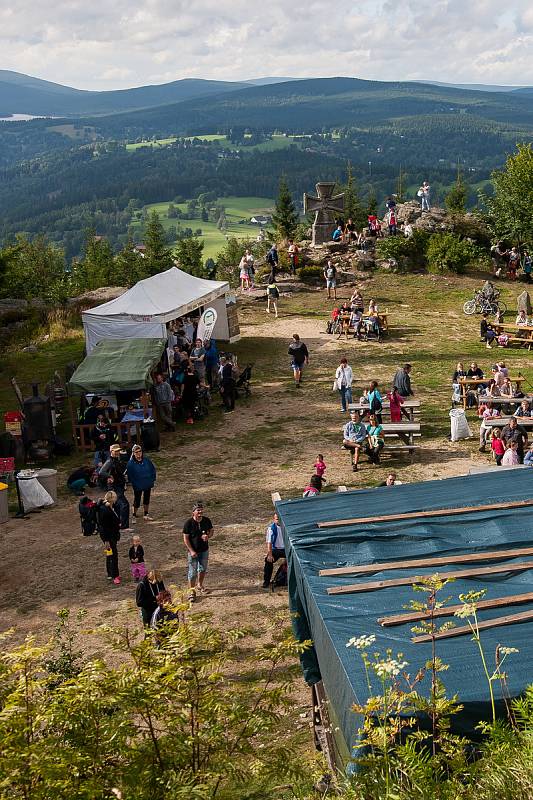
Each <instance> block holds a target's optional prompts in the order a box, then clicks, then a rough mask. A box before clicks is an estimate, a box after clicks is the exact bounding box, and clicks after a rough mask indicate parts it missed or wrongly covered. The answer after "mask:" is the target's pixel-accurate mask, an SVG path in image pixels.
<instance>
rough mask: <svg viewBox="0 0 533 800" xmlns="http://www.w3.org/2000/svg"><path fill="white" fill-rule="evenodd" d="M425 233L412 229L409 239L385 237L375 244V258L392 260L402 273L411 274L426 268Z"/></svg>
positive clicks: (426, 238) (426, 241) (427, 236)
mask: <svg viewBox="0 0 533 800" xmlns="http://www.w3.org/2000/svg"><path fill="white" fill-rule="evenodd" d="M428 239H429V234H428V233H427V231H423V230H418V229H417V228H415V229H414V231H413V235H412V236H411V237H410V238H406V237H405V236H401V235H400V236H387V237H386V238H385V239H379V240H378V242H377V244H376V258H377V259H378V260H379V259H389V258H393V259H394V260H395V261H396V262H397V264H398V267H399V269H400V270H401V271H402V272H413V271H416V270H419V269H421V268H423V267H425V266H426V258H425V253H426V247H427V243H428Z"/></svg>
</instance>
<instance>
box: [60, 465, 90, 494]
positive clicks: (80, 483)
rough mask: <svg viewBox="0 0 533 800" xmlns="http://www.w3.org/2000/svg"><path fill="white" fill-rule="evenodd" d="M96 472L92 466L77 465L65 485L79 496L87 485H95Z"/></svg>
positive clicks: (83, 492)
mask: <svg viewBox="0 0 533 800" xmlns="http://www.w3.org/2000/svg"><path fill="white" fill-rule="evenodd" d="M96 479H97V473H96V469H95V468H94V467H78V469H75V470H74V472H71V473H70V475H69V476H68V478H67V486H68V488H69V489H70V491H71V492H74V494H77V495H79V496H81V495H83V494H85V489H86V488H87V487H88V486H96Z"/></svg>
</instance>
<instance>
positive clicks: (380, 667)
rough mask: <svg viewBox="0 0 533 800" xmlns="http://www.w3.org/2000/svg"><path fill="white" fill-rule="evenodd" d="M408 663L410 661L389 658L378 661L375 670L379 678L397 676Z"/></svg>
mask: <svg viewBox="0 0 533 800" xmlns="http://www.w3.org/2000/svg"><path fill="white" fill-rule="evenodd" d="M408 664H409V662H408V661H397V659H395V658H388V659H387V660H386V661H377V662H376V663H375V664H374V670H375V672H376V675H377V676H378V677H379V678H396V677H397V676H398V675H399V674H400V672H401V671H402V670H403V669H405V667H407V666H408Z"/></svg>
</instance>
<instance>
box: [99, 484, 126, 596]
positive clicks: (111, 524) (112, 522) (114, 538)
mask: <svg viewBox="0 0 533 800" xmlns="http://www.w3.org/2000/svg"><path fill="white" fill-rule="evenodd" d="M117 499H118V498H117V495H116V492H106V494H105V495H104V499H103V500H100V501H99V502H98V506H97V512H96V513H97V520H98V533H99V534H100V539H101V540H102V541H103V543H104V554H105V557H106V561H105V566H106V570H107V579H108V580H109V581H113V583H114V584H115V586H120V583H121V581H120V573H119V568H118V549H117V544H118V542H119V541H120V519H119V515H118V512H117V510H116V504H117Z"/></svg>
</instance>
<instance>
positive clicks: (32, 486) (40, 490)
mask: <svg viewBox="0 0 533 800" xmlns="http://www.w3.org/2000/svg"><path fill="white" fill-rule="evenodd" d="M18 485H19V491H20V499H21V500H22V506H23V508H24V511H32V509H34V508H42V507H43V506H53V505H54V501H53V498H52V497H51V496H50V495H49V494H48V492H47V491H46V489H45V488H44V487H43V486H41V484H40V483H39V481H38V480H37V478H30V479H29V480H28V479H26V480H24V479H21V480H19V481H18Z"/></svg>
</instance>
